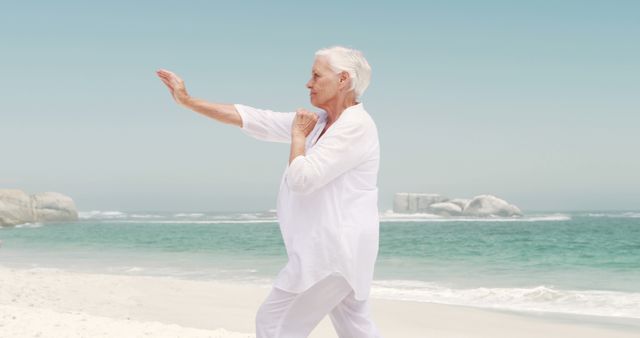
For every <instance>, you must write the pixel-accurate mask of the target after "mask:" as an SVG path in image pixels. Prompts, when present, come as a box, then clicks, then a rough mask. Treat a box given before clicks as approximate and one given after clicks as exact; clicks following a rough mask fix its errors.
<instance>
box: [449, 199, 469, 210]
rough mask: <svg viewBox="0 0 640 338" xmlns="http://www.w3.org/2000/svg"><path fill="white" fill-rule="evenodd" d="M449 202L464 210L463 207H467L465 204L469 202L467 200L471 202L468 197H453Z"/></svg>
mask: <svg viewBox="0 0 640 338" xmlns="http://www.w3.org/2000/svg"><path fill="white" fill-rule="evenodd" d="M449 202H451V203H453V204H456V205H458V206H459V207H460V209H462V210H464V208H466V207H467V204H469V202H471V200H470V199H468V198H454V199H452V200H450V201H449Z"/></svg>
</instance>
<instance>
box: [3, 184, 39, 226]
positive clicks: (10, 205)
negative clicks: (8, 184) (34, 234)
mask: <svg viewBox="0 0 640 338" xmlns="http://www.w3.org/2000/svg"><path fill="white" fill-rule="evenodd" d="M34 219H35V217H34V215H33V208H32V207H31V197H30V196H29V195H27V194H26V193H25V192H24V191H22V190H16V189H0V226H12V225H16V224H22V223H31V222H33V221H34Z"/></svg>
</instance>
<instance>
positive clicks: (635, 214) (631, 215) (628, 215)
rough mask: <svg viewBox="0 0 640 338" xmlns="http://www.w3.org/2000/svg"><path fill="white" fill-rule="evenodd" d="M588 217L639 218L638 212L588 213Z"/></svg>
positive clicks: (639, 213)
mask: <svg viewBox="0 0 640 338" xmlns="http://www.w3.org/2000/svg"><path fill="white" fill-rule="evenodd" d="M587 216H589V217H609V218H640V212H633V211H629V212H618V213H588V214H587Z"/></svg>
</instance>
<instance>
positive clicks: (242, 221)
mask: <svg viewBox="0 0 640 338" xmlns="http://www.w3.org/2000/svg"><path fill="white" fill-rule="evenodd" d="M275 222H277V220H272V219H254V220H235V219H220V220H153V221H149V220H133V219H123V220H114V221H111V222H110V223H134V224H135V223H140V224H246V223H275Z"/></svg>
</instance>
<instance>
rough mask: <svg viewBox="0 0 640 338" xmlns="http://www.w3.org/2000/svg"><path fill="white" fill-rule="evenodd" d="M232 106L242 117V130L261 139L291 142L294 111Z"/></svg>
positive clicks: (239, 105)
mask: <svg viewBox="0 0 640 338" xmlns="http://www.w3.org/2000/svg"><path fill="white" fill-rule="evenodd" d="M234 107H235V108H236V110H237V111H238V113H239V114H240V117H241V118H242V131H243V132H245V133H246V134H247V135H249V136H251V137H254V138H257V139H258V140H262V141H269V142H283V143H291V124H292V123H293V119H294V117H295V116H296V113H295V112H290V113H280V112H274V111H271V110H265V109H257V108H253V107H249V106H245V105H241V104H235V105H234Z"/></svg>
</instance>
